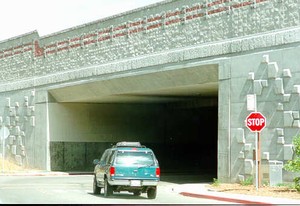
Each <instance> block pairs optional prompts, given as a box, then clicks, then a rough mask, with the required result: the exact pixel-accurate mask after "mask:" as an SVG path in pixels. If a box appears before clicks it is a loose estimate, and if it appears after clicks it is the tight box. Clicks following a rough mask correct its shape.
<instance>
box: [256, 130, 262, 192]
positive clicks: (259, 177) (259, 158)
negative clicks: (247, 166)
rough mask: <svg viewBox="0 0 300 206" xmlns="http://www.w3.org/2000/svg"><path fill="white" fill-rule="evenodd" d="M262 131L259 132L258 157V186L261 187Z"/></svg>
mask: <svg viewBox="0 0 300 206" xmlns="http://www.w3.org/2000/svg"><path fill="white" fill-rule="evenodd" d="M260 142H261V141H260V132H258V133H257V153H258V154H257V155H258V156H257V159H258V165H257V172H258V174H257V175H258V187H261V172H260V171H261V156H260V155H261V152H260V150H261V148H260V146H261V145H260Z"/></svg>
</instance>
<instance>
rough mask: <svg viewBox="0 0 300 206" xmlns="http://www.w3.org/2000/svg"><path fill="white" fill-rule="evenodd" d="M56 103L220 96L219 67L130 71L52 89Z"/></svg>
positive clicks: (148, 100)
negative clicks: (113, 76) (111, 76)
mask: <svg viewBox="0 0 300 206" xmlns="http://www.w3.org/2000/svg"><path fill="white" fill-rule="evenodd" d="M49 93H50V94H51V95H52V97H53V98H54V99H55V100H56V101H57V102H87V103H155V102H158V103H159V102H170V101H179V100H186V99H187V98H199V97H208V98H211V97H217V96H218V66H217V65H205V66H197V67H189V68H182V69H176V70H168V71H155V72H149V73H147V72H145V73H144V74H134V73H127V74H126V75H120V76H118V77H115V78H107V79H104V80H103V79H99V80H97V79H96V80H93V81H88V80H87V81H84V82H83V81H81V82H79V83H78V82H77V83H73V85H71V86H70V85H68V86H63V87H60V88H55V89H51V90H49Z"/></svg>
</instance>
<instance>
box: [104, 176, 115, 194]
mask: <svg viewBox="0 0 300 206" xmlns="http://www.w3.org/2000/svg"><path fill="white" fill-rule="evenodd" d="M112 194H113V190H112V186H111V185H110V184H109V183H108V180H107V179H105V180H104V197H108V196H111V195H112Z"/></svg>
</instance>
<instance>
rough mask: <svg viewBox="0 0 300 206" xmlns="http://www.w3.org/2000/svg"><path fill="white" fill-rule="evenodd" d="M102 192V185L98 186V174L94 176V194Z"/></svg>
mask: <svg viewBox="0 0 300 206" xmlns="http://www.w3.org/2000/svg"><path fill="white" fill-rule="evenodd" d="M100 192H101V187H98V185H97V179H96V176H94V182H93V193H94V194H100Z"/></svg>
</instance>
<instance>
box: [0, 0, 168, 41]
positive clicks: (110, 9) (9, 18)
mask: <svg viewBox="0 0 300 206" xmlns="http://www.w3.org/2000/svg"><path fill="white" fill-rule="evenodd" d="M161 1H163V0H5V1H1V12H0V26H1V27H0V41H3V40H6V39H10V38H13V37H16V36H20V35H23V34H26V33H29V32H32V31H37V32H38V34H39V35H40V36H45V35H49V34H52V33H55V32H59V31H62V30H65V29H68V28H71V27H74V26H79V25H82V24H85V23H89V22H92V21H96V20H99V19H103V18H105V17H109V16H112V15H115V14H119V13H122V12H125V11H129V10H132V9H136V8H139V7H143V6H147V5H149V4H153V3H157V2H161Z"/></svg>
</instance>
